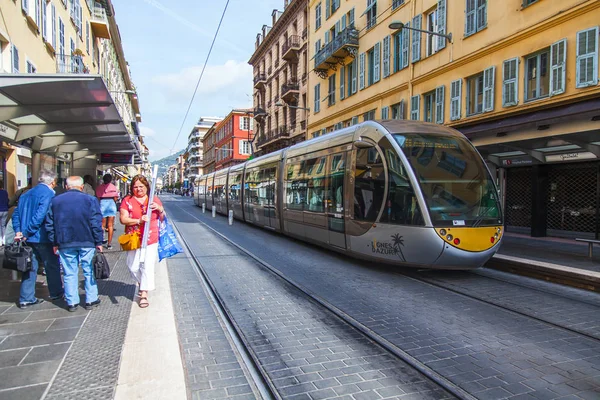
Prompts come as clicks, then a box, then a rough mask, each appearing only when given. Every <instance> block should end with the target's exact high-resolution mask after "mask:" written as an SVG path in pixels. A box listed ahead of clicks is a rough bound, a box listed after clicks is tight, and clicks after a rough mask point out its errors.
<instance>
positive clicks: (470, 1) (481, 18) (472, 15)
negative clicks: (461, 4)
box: [465, 0, 487, 36]
mask: <svg viewBox="0 0 600 400" xmlns="http://www.w3.org/2000/svg"><path fill="white" fill-rule="evenodd" d="M486 26H487V0H467V9H466V11H465V36H470V35H472V34H474V33H476V32H479V31H480V30H482V29H483V28H485V27H486Z"/></svg>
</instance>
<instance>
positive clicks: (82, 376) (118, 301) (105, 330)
mask: <svg viewBox="0 0 600 400" xmlns="http://www.w3.org/2000/svg"><path fill="white" fill-rule="evenodd" d="M106 255H107V259H108V262H109V263H110V265H111V266H112V273H111V277H110V279H109V280H107V281H98V291H99V293H100V299H101V301H102V303H101V304H100V306H99V307H96V308H95V309H93V310H92V311H89V312H90V315H89V316H88V318H87V320H86V322H85V324H84V325H83V327H82V328H81V330H80V331H79V334H78V335H77V338H76V339H75V342H74V343H73V346H72V347H71V349H70V350H69V352H68V354H67V357H66V359H65V362H64V363H63V364H62V366H61V368H60V370H59V371H58V374H57V376H56V379H55V380H54V382H53V383H52V386H51V387H50V390H49V391H48V395H47V396H46V399H49V400H50V399H61V400H66V399H88V400H95V399H112V398H113V397H114V390H115V388H116V386H117V381H118V378H119V364H120V361H121V353H122V349H123V343H124V342H125V333H126V332H127V323H128V321H129V313H130V311H131V302H132V300H133V296H134V295H135V290H136V286H135V284H134V283H133V280H132V278H131V276H130V274H129V270H128V269H127V265H126V262H125V260H126V253H125V252H114V253H112V252H111V253H106ZM83 299H84V297H82V301H83Z"/></svg>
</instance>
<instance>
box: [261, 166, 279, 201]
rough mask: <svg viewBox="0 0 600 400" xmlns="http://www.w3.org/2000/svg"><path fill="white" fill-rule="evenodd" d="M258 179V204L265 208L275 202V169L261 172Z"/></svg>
mask: <svg viewBox="0 0 600 400" xmlns="http://www.w3.org/2000/svg"><path fill="white" fill-rule="evenodd" d="M258 177H259V178H258V180H259V184H258V204H259V205H261V206H263V207H264V206H267V205H272V204H273V203H274V200H275V199H274V197H275V193H274V190H273V189H274V185H275V168H267V169H263V170H261V171H260V173H259V175H258Z"/></svg>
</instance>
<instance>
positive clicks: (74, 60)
mask: <svg viewBox="0 0 600 400" xmlns="http://www.w3.org/2000/svg"><path fill="white" fill-rule="evenodd" d="M56 73H58V74H89V73H90V70H89V69H88V67H86V66H85V64H84V63H83V57H82V56H65V55H61V54H57V55H56Z"/></svg>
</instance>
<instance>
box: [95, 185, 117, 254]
mask: <svg viewBox="0 0 600 400" xmlns="http://www.w3.org/2000/svg"><path fill="white" fill-rule="evenodd" d="M102 182H104V183H103V184H101V185H99V186H98V187H97V188H96V197H97V198H98V199H99V200H100V211H101V212H102V227H103V228H104V230H105V231H106V232H108V240H107V242H108V245H107V246H106V249H107V250H112V238H113V232H114V225H115V217H116V216H117V200H118V198H119V191H118V190H117V187H116V186H115V185H113V184H112V183H111V182H112V175H111V174H106V175H104V176H103V177H102Z"/></svg>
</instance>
